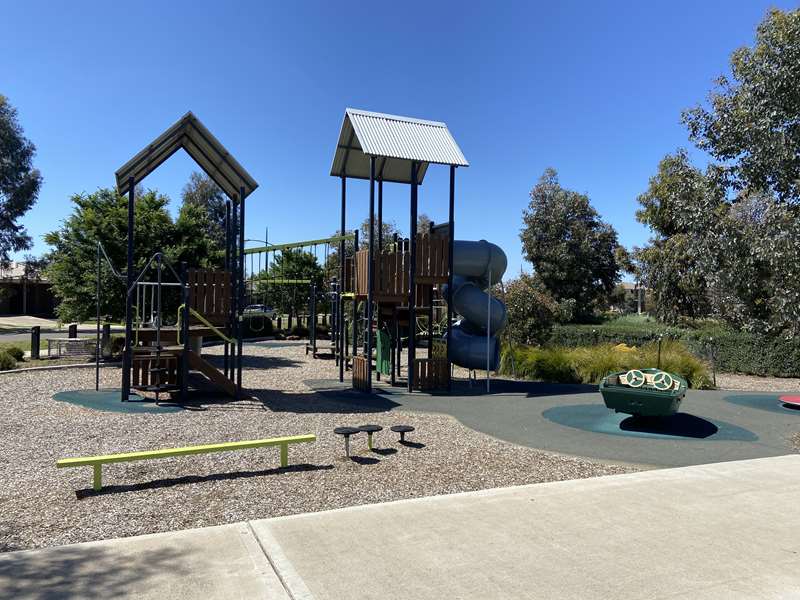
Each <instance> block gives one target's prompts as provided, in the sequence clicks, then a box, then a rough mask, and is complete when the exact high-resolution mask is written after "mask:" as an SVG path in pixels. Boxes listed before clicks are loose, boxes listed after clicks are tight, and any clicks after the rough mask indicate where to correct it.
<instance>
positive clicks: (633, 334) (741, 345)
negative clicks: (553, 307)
mask: <svg viewBox="0 0 800 600" xmlns="http://www.w3.org/2000/svg"><path fill="white" fill-rule="evenodd" d="M659 336H663V337H664V339H674V340H680V341H681V342H683V343H684V344H685V345H686V347H687V348H688V349H689V350H690V351H691V352H692V353H693V354H695V355H696V356H698V357H700V358H702V359H704V360H706V361H711V360H713V362H714V365H715V368H716V370H717V371H723V372H728V373H745V374H748V375H770V376H776V377H800V339H796V338H793V337H786V336H772V335H764V334H757V333H751V332H747V331H735V330H732V329H728V328H726V327H723V326H721V325H704V326H703V327H700V328H697V329H689V328H683V327H669V326H666V325H661V324H659V323H656V322H653V323H647V324H642V325H641V326H637V325H632V324H615V323H614V322H611V323H604V324H599V325H559V326H556V327H555V328H554V329H553V334H552V336H551V338H550V340H549V342H548V346H553V347H567V348H574V347H578V346H594V345H596V344H627V345H628V346H643V345H645V344H647V343H648V342H652V341H653V340H656V339H658V337H659Z"/></svg>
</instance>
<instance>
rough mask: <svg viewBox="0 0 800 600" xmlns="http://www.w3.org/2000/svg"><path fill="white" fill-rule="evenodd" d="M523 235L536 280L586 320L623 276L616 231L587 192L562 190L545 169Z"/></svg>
mask: <svg viewBox="0 0 800 600" xmlns="http://www.w3.org/2000/svg"><path fill="white" fill-rule="evenodd" d="M530 198H531V199H530V203H529V205H528V208H527V210H525V211H524V212H523V224H524V226H523V229H522V231H521V233H520V238H521V240H522V248H523V253H524V256H525V258H526V260H528V261H529V262H530V263H531V264H532V265H533V268H534V272H535V275H536V278H537V279H538V280H539V281H540V282H541V284H542V285H543V286H544V288H545V289H546V290H547V291H548V292H549V293H550V294H551V295H552V296H553V298H555V299H556V301H564V300H571V301H573V302H574V306H575V318H577V319H586V318H588V317H590V316H591V315H592V314H593V313H594V311H595V310H596V309H598V308H600V307H601V306H602V305H603V304H604V303H605V302H606V300H607V298H608V295H609V294H610V293H611V291H612V290H613V289H614V285H615V284H616V282H617V280H618V279H619V266H618V264H617V260H616V256H615V253H616V249H617V247H618V243H617V232H616V231H615V230H614V228H613V227H612V226H611V225H609V224H608V223H605V222H603V220H602V219H601V218H600V216H599V215H598V213H597V211H596V210H595V209H594V208H592V206H591V204H590V203H589V198H588V197H587V196H586V195H584V194H579V193H578V192H575V191H572V190H568V189H565V188H563V187H562V186H561V185H560V184H559V182H558V175H557V173H556V171H555V170H554V169H547V170H546V171H545V172H544V174H543V175H542V177H541V179H539V182H538V183H537V184H536V186H534V188H533V190H531V193H530Z"/></svg>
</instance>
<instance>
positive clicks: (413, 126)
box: [331, 108, 469, 183]
mask: <svg viewBox="0 0 800 600" xmlns="http://www.w3.org/2000/svg"><path fill="white" fill-rule="evenodd" d="M370 156H375V157H376V158H377V160H376V165H375V171H376V173H375V174H376V178H377V179H382V180H383V181H394V182H397V183H411V163H412V161H416V162H418V163H420V167H419V171H418V173H417V183H422V180H423V179H424V178H425V173H426V172H427V170H428V165H429V164H430V163H435V164H442V165H455V166H458V167H468V166H469V163H468V162H467V159H466V158H464V154H462V152H461V149H460V148H459V147H458V144H457V143H456V141H455V140H454V139H453V136H452V135H451V134H450V130H449V129H447V125H446V124H445V123H441V122H439V121H423V120H422V119H412V118H409V117H398V116H396V115H387V114H383V113H376V112H368V111H365V110H356V109H354V108H348V109H346V110H345V113H344V121H343V122H342V129H341V131H340V132H339V142H338V143H337V145H336V153H335V154H334V156H333V165H331V175H333V176H334V177H341V176H343V175H344V176H346V177H355V178H358V179H369V157H370Z"/></svg>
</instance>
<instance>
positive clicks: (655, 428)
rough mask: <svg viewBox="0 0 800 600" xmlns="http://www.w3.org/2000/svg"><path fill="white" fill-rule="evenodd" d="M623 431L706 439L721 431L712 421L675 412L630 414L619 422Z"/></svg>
mask: <svg viewBox="0 0 800 600" xmlns="http://www.w3.org/2000/svg"><path fill="white" fill-rule="evenodd" d="M619 428H620V429H621V430H623V431H638V432H640V433H653V434H660V435H670V436H677V437H687V438H695V439H705V438H708V437H711V436H712V435H714V434H715V433H717V432H718V431H719V427H717V426H716V425H714V423H712V422H711V421H706V420H705V419H702V418H700V417H696V416H694V415H690V414H688V413H675V414H674V415H669V416H666V417H637V416H630V417H628V418H626V419H623V420H622V422H621V423H620V424H619Z"/></svg>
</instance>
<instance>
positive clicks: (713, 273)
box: [637, 10, 800, 335]
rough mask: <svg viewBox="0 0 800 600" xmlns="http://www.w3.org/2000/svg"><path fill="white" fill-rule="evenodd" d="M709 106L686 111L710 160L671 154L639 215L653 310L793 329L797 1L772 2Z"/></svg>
mask: <svg viewBox="0 0 800 600" xmlns="http://www.w3.org/2000/svg"><path fill="white" fill-rule="evenodd" d="M731 73H732V77H733V79H732V80H729V79H728V78H725V77H721V78H720V79H719V80H718V87H717V89H716V90H715V91H714V92H712V94H711V97H710V102H709V106H708V107H703V106H697V107H695V108H693V109H691V110H688V111H686V112H684V115H683V118H684V122H685V123H686V125H687V127H688V129H689V133H690V136H691V139H692V140H693V141H694V142H695V143H696V144H697V145H698V147H699V148H701V149H702V150H705V151H707V152H708V153H709V154H710V155H711V156H712V158H714V159H716V160H717V161H719V162H712V163H711V164H710V165H709V167H708V168H707V169H706V171H705V172H701V171H700V170H699V169H697V168H696V167H694V166H692V165H691V164H690V161H689V159H688V155H687V154H686V152H685V151H678V152H677V153H676V154H674V155H668V156H666V157H665V158H664V159H663V160H662V161H661V163H660V164H659V167H658V173H657V174H656V176H655V177H653V178H652V179H651V180H650V185H649V187H648V190H647V191H646V192H645V193H644V194H642V195H641V196H640V197H639V203H640V204H641V206H642V208H641V210H639V211H638V213H637V218H638V219H639V220H640V221H641V222H642V223H645V224H647V225H648V226H650V227H651V229H652V230H653V232H654V234H655V235H654V237H653V239H652V240H651V243H650V245H649V246H648V247H646V248H644V249H640V250H639V251H638V253H637V257H638V258H639V260H640V263H641V268H642V273H643V279H644V281H645V283H646V284H647V286H648V287H649V288H650V289H651V291H652V294H653V299H654V300H655V310H656V313H657V315H658V316H660V317H662V318H664V319H666V320H668V321H675V320H677V318H678V317H680V316H689V317H697V316H704V315H709V314H710V315H711V316H714V317H716V318H719V319H721V320H723V321H725V322H727V323H729V324H731V325H734V326H735V327H737V328H739V329H743V330H749V331H755V332H759V333H771V334H777V333H779V332H780V333H784V334H786V335H794V334H796V333H797V332H798V330H799V329H798V327H800V326H799V325H798V317H800V309H798V306H800V303H799V302H798V300H800V277H799V276H798V274H797V269H796V266H795V265H796V264H797V263H798V260H800V220H798V217H800V127H798V123H800V11H793V12H788V13H784V12H781V11H777V10H774V11H771V12H770V13H769V14H768V15H767V17H766V18H765V19H764V21H763V22H762V23H761V25H760V26H759V27H758V31H757V34H756V41H755V45H754V46H753V47H752V48H747V47H745V48H740V49H739V50H737V51H736V52H734V53H733V55H732V57H731Z"/></svg>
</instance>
